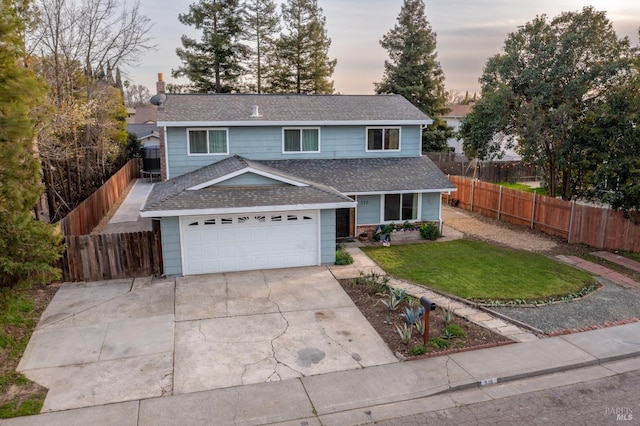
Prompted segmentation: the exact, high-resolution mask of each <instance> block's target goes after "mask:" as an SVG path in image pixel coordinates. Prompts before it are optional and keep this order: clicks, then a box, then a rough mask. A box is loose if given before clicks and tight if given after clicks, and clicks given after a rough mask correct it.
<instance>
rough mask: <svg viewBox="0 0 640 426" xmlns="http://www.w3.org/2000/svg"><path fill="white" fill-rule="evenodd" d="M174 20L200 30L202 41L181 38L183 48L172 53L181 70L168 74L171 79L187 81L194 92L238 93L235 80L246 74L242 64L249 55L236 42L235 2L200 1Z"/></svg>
mask: <svg viewBox="0 0 640 426" xmlns="http://www.w3.org/2000/svg"><path fill="white" fill-rule="evenodd" d="M178 19H179V20H180V22H182V23H183V24H184V25H189V26H193V27H195V28H196V29H197V30H201V31H202V37H201V39H200V41H196V40H194V39H192V38H190V37H187V36H186V35H183V36H182V38H181V40H182V46H183V48H178V49H176V54H177V55H178V57H179V58H180V59H181V60H182V66H181V67H180V68H178V69H176V70H173V71H172V75H173V77H180V76H184V77H187V78H188V79H189V80H191V81H192V82H193V87H194V88H195V90H196V91H198V92H203V93H206V92H215V93H224V92H233V91H238V90H239V84H238V79H239V77H241V76H242V75H244V74H245V72H246V71H245V69H244V68H243V66H242V61H243V60H245V59H246V58H247V55H248V53H249V48H248V47H247V46H246V45H244V44H242V43H241V42H240V41H239V39H240V37H241V35H242V30H243V23H242V9H241V7H240V4H239V1H238V0H200V2H199V3H194V4H192V5H191V6H189V13H187V14H180V15H178Z"/></svg>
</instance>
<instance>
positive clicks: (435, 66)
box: [375, 0, 447, 146]
mask: <svg viewBox="0 0 640 426" xmlns="http://www.w3.org/2000/svg"><path fill="white" fill-rule="evenodd" d="M380 44H381V45H382V47H383V48H384V49H385V50H387V52H388V53H389V59H388V60H386V61H385V63H384V75H383V77H382V81H381V82H379V83H375V90H376V93H397V94H399V95H402V96H404V97H405V98H406V99H407V100H408V101H409V102H411V103H412V104H413V105H415V106H416V107H418V108H419V109H420V110H421V111H422V112H424V113H425V114H427V115H428V116H429V117H431V118H434V119H436V118H438V117H441V116H442V115H443V114H444V113H445V112H446V111H447V108H446V107H445V91H444V73H443V72H442V68H441V67H440V63H439V62H438V60H437V59H436V56H437V53H436V34H435V33H434V32H433V31H432V30H431V25H430V24H429V22H428V21H427V18H426V16H425V10H424V2H423V1H422V0H404V3H403V5H402V8H401V9H400V14H399V15H398V19H397V24H396V25H395V26H394V27H393V29H391V30H390V31H389V32H388V33H387V34H385V35H384V36H383V37H382V40H380ZM445 128H446V125H445ZM425 132H426V133H435V134H433V135H427V136H425V138H426V144H427V146H431V145H433V144H435V145H436V146H439V144H440V143H441V140H442V137H443V136H442V133H443V127H442V123H439V124H438V122H436V125H435V126H433V127H431V128H428V129H426V130H425ZM445 141H446V138H445Z"/></svg>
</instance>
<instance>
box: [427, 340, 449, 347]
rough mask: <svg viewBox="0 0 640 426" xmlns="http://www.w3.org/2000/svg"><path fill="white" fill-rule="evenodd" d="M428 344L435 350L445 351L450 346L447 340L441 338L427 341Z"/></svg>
mask: <svg viewBox="0 0 640 426" xmlns="http://www.w3.org/2000/svg"><path fill="white" fill-rule="evenodd" d="M429 344H430V345H431V346H433V347H434V348H435V349H447V348H448V347H449V346H451V343H450V342H449V341H448V340H445V339H443V338H442V337H434V338H433V339H431V340H430V341H429Z"/></svg>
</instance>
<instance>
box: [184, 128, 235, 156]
mask: <svg viewBox="0 0 640 426" xmlns="http://www.w3.org/2000/svg"><path fill="white" fill-rule="evenodd" d="M187 137H188V139H189V155H226V154H228V153H229V144H228V140H229V138H228V131H227V129H189V130H188V131H187Z"/></svg>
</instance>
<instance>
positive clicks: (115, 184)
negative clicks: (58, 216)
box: [59, 158, 141, 235]
mask: <svg viewBox="0 0 640 426" xmlns="http://www.w3.org/2000/svg"><path fill="white" fill-rule="evenodd" d="M140 161H141V160H140V159H139V158H135V159H133V160H129V162H128V163H127V164H125V165H124V166H123V167H122V168H121V169H120V170H118V171H117V172H116V173H115V174H114V175H113V176H111V177H110V178H109V180H107V181H106V182H105V183H104V185H102V186H101V187H100V188H98V190H97V191H96V192H94V193H93V194H91V195H90V196H89V197H88V198H87V199H86V200H84V201H83V202H81V203H80V204H78V206H77V207H76V208H75V209H73V210H72V211H71V212H69V214H68V215H66V216H65V217H64V218H63V219H62V220H61V221H60V222H59V223H60V229H61V230H62V233H63V234H64V235H85V234H90V233H91V231H92V230H93V228H95V227H96V226H98V224H99V223H100V221H101V220H102V218H103V217H104V216H105V215H106V214H107V213H108V212H109V210H110V209H111V207H113V205H114V204H115V202H116V201H117V200H118V198H119V197H120V195H121V194H122V192H123V191H124V190H125V188H127V186H128V185H129V182H131V181H132V180H133V179H135V178H139V177H140V167H141V162H140Z"/></svg>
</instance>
